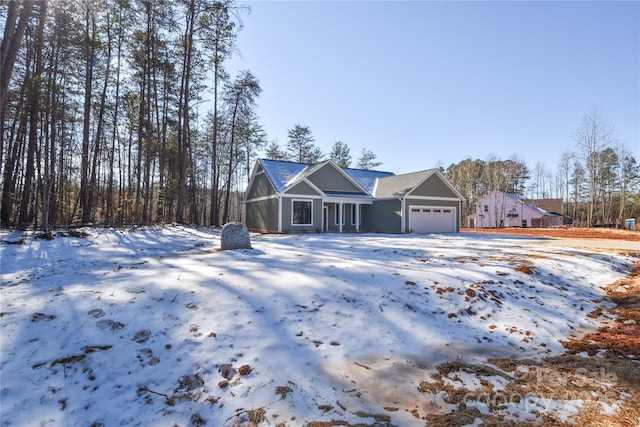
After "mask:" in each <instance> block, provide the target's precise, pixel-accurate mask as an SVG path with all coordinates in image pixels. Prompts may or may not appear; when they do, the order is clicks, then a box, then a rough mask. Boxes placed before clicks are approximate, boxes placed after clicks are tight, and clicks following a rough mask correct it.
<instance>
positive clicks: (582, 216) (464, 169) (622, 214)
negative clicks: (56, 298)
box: [445, 109, 640, 227]
mask: <svg viewBox="0 0 640 427" xmlns="http://www.w3.org/2000/svg"><path fill="white" fill-rule="evenodd" d="M573 142H574V144H575V145H574V148H573V149H572V150H569V151H566V152H565V153H563V154H561V155H560V161H559V162H558V164H557V165H556V170H555V171H553V170H550V169H548V168H547V166H546V165H545V164H542V163H537V164H536V165H535V167H534V170H533V171H531V170H529V169H528V167H527V165H526V163H525V162H524V161H522V160H519V159H518V158H517V156H514V157H513V158H512V159H509V160H501V159H497V158H489V159H487V160H478V159H476V160H472V159H467V160H463V161H461V162H459V163H457V164H452V165H450V166H449V167H448V168H447V169H446V171H445V173H446V176H447V178H449V179H450V180H451V182H452V183H453V184H454V185H455V186H456V187H457V188H458V190H459V191H460V192H461V193H462V195H463V196H464V197H465V198H466V201H465V203H464V204H463V209H464V212H463V216H466V215H468V214H471V213H473V212H474V211H475V207H474V204H475V203H476V201H477V200H478V199H479V198H481V197H482V196H484V195H485V194H487V193H489V192H491V191H493V190H500V191H506V192H510V193H514V194H517V195H519V196H522V197H524V198H527V199H533V200H539V199H562V200H563V201H564V215H565V217H566V218H565V220H566V221H567V223H568V224H571V225H576V226H583V227H593V226H618V227H620V226H622V225H623V221H624V219H626V218H634V219H635V218H638V217H639V216H640V165H639V164H638V163H637V161H636V159H635V158H634V157H633V156H632V155H631V154H630V153H629V152H628V151H627V150H626V149H625V148H624V145H622V144H619V143H618V141H617V139H616V136H615V132H614V130H613V126H612V125H611V124H610V123H608V122H607V120H606V119H605V118H604V117H603V115H602V113H600V112H599V111H597V110H596V109H592V110H591V111H589V112H587V113H586V114H585V115H584V117H583V119H582V122H581V123H580V124H579V125H578V127H577V130H576V131H575V133H574V134H573ZM556 213H560V212H556Z"/></svg>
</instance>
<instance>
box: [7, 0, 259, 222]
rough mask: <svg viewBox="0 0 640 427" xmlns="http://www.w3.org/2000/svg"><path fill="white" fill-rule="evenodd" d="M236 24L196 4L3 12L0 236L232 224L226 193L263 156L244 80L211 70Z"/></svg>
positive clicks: (191, 0)
mask: <svg viewBox="0 0 640 427" xmlns="http://www.w3.org/2000/svg"><path fill="white" fill-rule="evenodd" d="M243 12H244V10H243V9H242V8H240V7H237V6H236V5H235V4H233V2H231V1H207V0H184V1H163V0H159V1H158V0H154V1H127V0H120V1H100V0H89V1H73V0H58V1H24V2H19V1H10V2H8V3H6V2H5V3H3V5H2V6H1V9H0V13H1V14H2V15H1V16H2V17H3V18H4V20H5V22H6V24H5V28H4V35H3V39H2V82H1V83H2V86H1V92H0V101H1V103H0V118H1V121H0V125H1V126H2V128H1V132H0V138H1V140H0V144H1V147H0V152H1V153H2V157H1V158H0V164H1V165H2V176H3V181H2V208H1V213H0V220H1V222H2V225H3V226H16V227H18V228H26V227H36V228H42V229H43V230H44V231H48V230H49V229H50V228H51V227H53V226H58V225H69V224H89V223H101V224H106V225H114V224H130V223H136V224H149V223H168V222H174V221H176V222H184V223H192V224H221V223H225V222H227V221H229V220H230V219H234V218H238V217H239V214H240V211H241V200H240V198H239V197H238V194H241V191H242V189H241V188H238V185H239V183H241V182H246V174H247V173H248V170H249V165H250V164H251V163H252V161H253V160H255V158H256V154H257V153H258V152H259V149H260V148H261V147H262V145H263V144H264V142H265V135H264V132H263V131H262V129H261V127H260V125H259V123H258V121H257V116H256V113H255V105H256V104H255V103H256V99H257V97H258V96H259V94H260V86H259V83H258V80H257V79H256V78H255V77H254V76H253V75H252V74H251V72H249V71H242V72H240V73H239V74H238V75H237V76H229V75H228V73H227V72H226V70H225V61H226V60H228V59H229V58H230V56H231V55H232V54H233V53H234V51H235V44H234V42H235V38H236V34H237V31H238V30H239V29H240V27H241V20H240V18H241V14H242V13H243ZM207 97H212V98H213V102H212V105H213V107H212V109H211V111H210V112H207V113H204V114H203V113H202V111H201V109H200V108H201V105H202V104H203V101H204V100H205V99H206V98H207ZM245 165H246V167H245ZM212 189H213V190H212Z"/></svg>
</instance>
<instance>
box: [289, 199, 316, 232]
mask: <svg viewBox="0 0 640 427" xmlns="http://www.w3.org/2000/svg"><path fill="white" fill-rule="evenodd" d="M296 203H309V206H310V215H309V220H310V222H309V223H304V224H302V223H296V222H295V204H296ZM312 225H313V199H291V226H292V227H309V226H312Z"/></svg>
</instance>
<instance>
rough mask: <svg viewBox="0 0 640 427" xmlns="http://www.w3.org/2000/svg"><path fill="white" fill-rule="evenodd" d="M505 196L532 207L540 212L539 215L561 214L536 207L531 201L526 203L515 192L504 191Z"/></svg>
mask: <svg viewBox="0 0 640 427" xmlns="http://www.w3.org/2000/svg"><path fill="white" fill-rule="evenodd" d="M504 194H505V195H506V196H507V197H509V198H511V199H513V200H515V201H516V202H518V203H522V204H523V205H525V206H526V207H528V208H529V209H533V210H534V211H536V212H537V213H538V214H540V215H541V216H562V215H559V214H557V213H553V212H547V211H545V210H544V209H541V208H539V207H537V206H536V205H535V204H533V203H528V202H527V201H525V200H524V199H523V198H522V197H520V196H518V195H517V194H514V193H504Z"/></svg>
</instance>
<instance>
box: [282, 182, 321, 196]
mask: <svg viewBox="0 0 640 427" xmlns="http://www.w3.org/2000/svg"><path fill="white" fill-rule="evenodd" d="M287 194H305V195H307V196H317V195H318V192H317V191H316V190H314V189H313V188H311V186H310V185H309V184H307V183H306V182H300V183H298V184H296V185H295V186H293V187H291V188H290V189H289V190H287Z"/></svg>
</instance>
